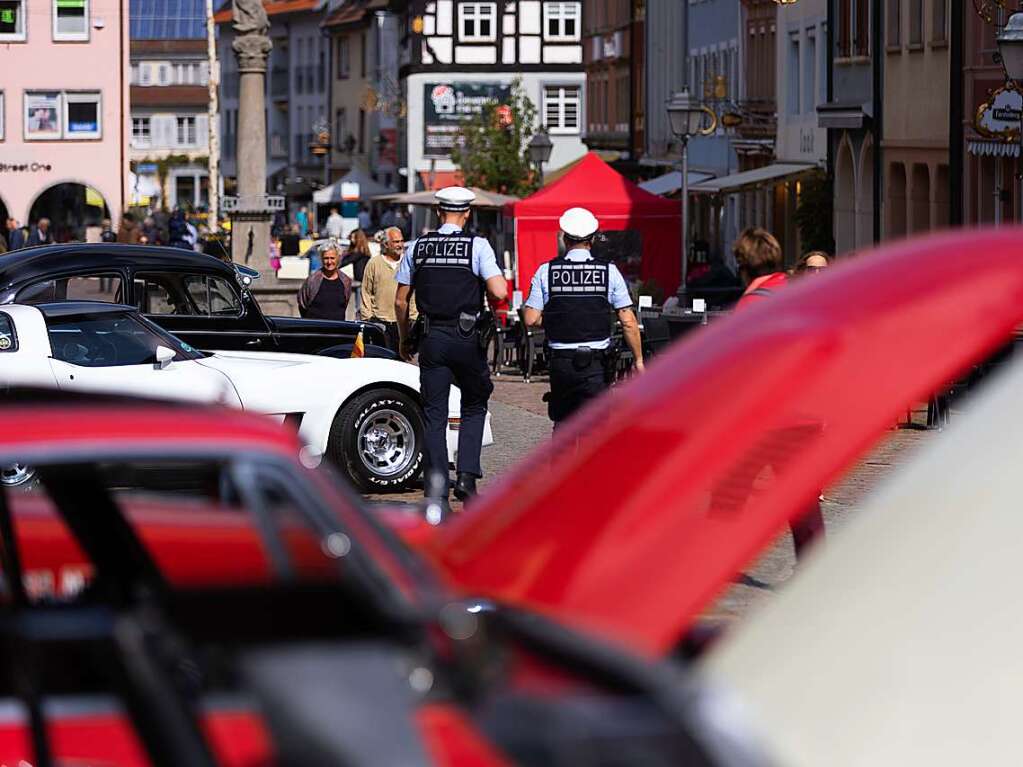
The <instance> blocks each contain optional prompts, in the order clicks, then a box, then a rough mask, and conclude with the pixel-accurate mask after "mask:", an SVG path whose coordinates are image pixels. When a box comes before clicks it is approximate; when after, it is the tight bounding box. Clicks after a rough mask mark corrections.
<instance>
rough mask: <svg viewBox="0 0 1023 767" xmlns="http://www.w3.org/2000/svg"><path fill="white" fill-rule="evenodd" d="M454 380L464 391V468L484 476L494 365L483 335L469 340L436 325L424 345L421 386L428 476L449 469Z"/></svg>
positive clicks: (461, 462)
mask: <svg viewBox="0 0 1023 767" xmlns="http://www.w3.org/2000/svg"><path fill="white" fill-rule="evenodd" d="M452 383H454V384H456V385H457V386H458V388H459V389H461V391H462V423H461V427H460V429H459V431H458V466H457V469H458V471H460V472H466V473H468V474H474V475H476V476H477V477H482V476H483V470H482V469H481V468H480V450H481V449H482V447H483V427H484V425H485V424H486V419H487V401H488V400H489V399H490V393H491V392H492V391H493V390H494V384H493V383H491V381H490V368H488V367H487V361H486V357H485V356H484V354H483V350H482V349H480V345H479V339H478V333H477V332H476V331H474V332H473V333H472V335H471V336H470V337H469V338H465V337H464V336H462V335H461V334H460V333H459V331H458V329H457V328H454V327H432V328H430V332H429V333H428V334H427V335H426V337H425V338H423V340H422V342H421V343H420V345H419V386H420V388H421V389H422V393H423V403H424V410H425V412H426V440H425V445H424V452H425V453H426V456H425V457H426V465H425V467H424V476H425V477H429V475H430V472H433V471H440V472H443V474H444V475H445V476H447V473H448V447H447V426H448V395H449V394H450V392H451V384H452Z"/></svg>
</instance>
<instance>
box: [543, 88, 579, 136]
mask: <svg viewBox="0 0 1023 767" xmlns="http://www.w3.org/2000/svg"><path fill="white" fill-rule="evenodd" d="M579 111H580V98H579V86H578V85H548V86H545V87H544V89H543V115H544V125H546V126H547V131H548V132H549V133H578V132H579V122H580V120H579Z"/></svg>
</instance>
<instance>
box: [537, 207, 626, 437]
mask: <svg viewBox="0 0 1023 767" xmlns="http://www.w3.org/2000/svg"><path fill="white" fill-rule="evenodd" d="M559 226H560V227H561V234H562V237H563V238H564V240H565V249H566V251H567V252H566V253H565V255H564V256H561V257H558V258H555V259H554V260H552V261H550V262H548V263H546V264H541V265H540V268H539V269H537V270H536V274H534V275H533V280H532V283H531V284H530V289H529V298H527V299H526V304H525V307H524V311H523V315H524V319H525V322H526V325H529V326H540V325H542V326H543V328H544V330H545V332H546V336H547V345H548V347H549V354H550V375H551V392H550V396H549V398H548V402H547V412H548V415H549V416H550V419H551V420H552V421H554V428H555V430H557V428H558V427H559V426H561V425H562V424H563V423H564V422H565V420H566V419H568V418H569V417H570V416H571V415H572V414H573V413H575V412H576V411H577V410H579V409H580V408H581V407H582V406H583V405H585V404H586V403H587V402H589V401H590V400H591V399H594V398H595V397H598V396H599V395H600V394H601V393H603V392H604V390H605V389H607V387H608V385H609V384H610V381H611V374H612V372H613V371H612V370H611V369H610V366H611V362H612V360H611V357H610V348H611V311H612V310H614V311H615V312H617V314H618V319H619V321H620V322H621V323H622V333H623V335H624V337H625V343H626V345H627V346H628V347H629V350H630V351H631V352H632V354H633V357H634V359H635V360H636V363H635V364H636V370H637V371H638V372H642V371H643V344H642V339H641V338H640V333H639V322H638V321H637V320H636V314H635V313H634V312H633V311H632V297H631V296H630V295H629V289H628V287H627V286H626V284H625V278H624V277H622V274H621V272H620V271H618V267H616V266H615V265H614V264H611V263H607V262H605V261H598V260H596V259H595V258H594V257H593V253H592V250H591V249H592V247H593V238H594V236H595V235H596V234H597V230H598V229H599V228H600V223H599V222H598V221H597V218H596V216H594V215H593V214H592V213H591V212H590V211H588V210H586V209H585V208H569V209H568V210H566V211H565V213H564V214H563V215H562V216H561V219H560V221H559Z"/></svg>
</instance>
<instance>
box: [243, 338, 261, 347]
mask: <svg viewBox="0 0 1023 767" xmlns="http://www.w3.org/2000/svg"><path fill="white" fill-rule="evenodd" d="M245 345H246V346H262V345H263V339H262V338H253V339H252V340H251V341H246V342H245Z"/></svg>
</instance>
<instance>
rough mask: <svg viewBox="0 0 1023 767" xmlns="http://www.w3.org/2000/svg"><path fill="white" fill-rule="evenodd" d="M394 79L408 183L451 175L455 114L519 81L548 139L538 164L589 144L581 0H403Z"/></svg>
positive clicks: (555, 164)
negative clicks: (398, 83) (402, 112)
mask: <svg viewBox="0 0 1023 767" xmlns="http://www.w3.org/2000/svg"><path fill="white" fill-rule="evenodd" d="M404 12H405V14H406V15H405V19H404V22H405V28H404V37H403V43H404V45H403V51H402V67H401V78H402V85H403V90H404V96H405V99H406V103H407V110H406V113H407V115H408V119H407V121H406V123H405V124H404V135H403V137H402V144H403V151H404V153H405V157H404V160H405V162H404V164H405V165H406V167H408V169H409V174H408V178H407V185H408V189H409V191H414V190H418V189H424V188H438V187H441V186H444V185H445V184H448V183H451V182H452V181H453V180H454V179H455V178H456V174H457V168H456V167H455V166H454V164H453V163H452V162H451V159H450V154H451V148H452V146H453V144H454V141H455V140H456V137H457V134H458V131H459V125H460V123H461V122H462V121H464V120H465V119H467V118H468V117H470V116H471V115H472V114H473V113H475V112H478V111H479V110H480V109H481V108H482V105H483V104H484V103H486V101H487V100H488V99H498V100H500V99H501V98H504V97H506V96H507V95H508V94H509V93H510V90H511V87H512V84H513V83H514V81H515V80H516V79H518V80H520V81H521V84H522V87H523V89H524V91H525V93H526V95H527V96H528V97H529V98H530V99H531V100H532V101H533V103H534V104H535V105H536V107H537V110H538V114H539V122H540V123H541V124H542V125H544V126H545V127H546V128H547V132H548V134H549V135H550V138H551V141H552V143H553V145H554V148H553V151H552V153H551V157H550V160H549V161H548V162H547V164H546V165H545V169H553V168H559V167H561V166H563V165H566V164H567V163H570V162H572V161H573V160H576V159H578V158H579V157H581V156H582V155H583V154H584V153H585V152H586V146H585V145H584V144H583V142H582V138H583V135H584V130H585V114H586V74H585V71H584V67H583V49H582V45H583V43H582V2H581V1H580V0H491V1H490V2H478V1H477V0H471V1H470V0H412V1H411V2H409V3H408V4H407V6H406V10H405V11H404Z"/></svg>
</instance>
